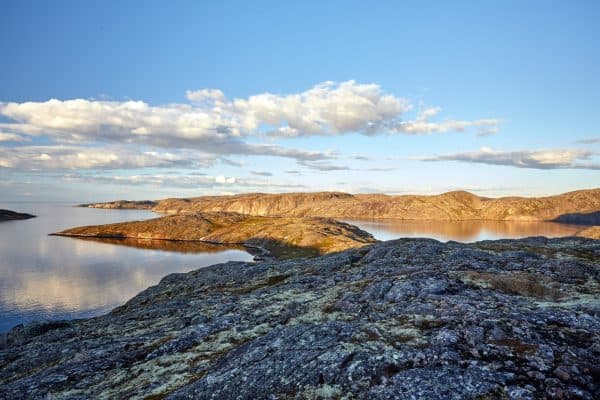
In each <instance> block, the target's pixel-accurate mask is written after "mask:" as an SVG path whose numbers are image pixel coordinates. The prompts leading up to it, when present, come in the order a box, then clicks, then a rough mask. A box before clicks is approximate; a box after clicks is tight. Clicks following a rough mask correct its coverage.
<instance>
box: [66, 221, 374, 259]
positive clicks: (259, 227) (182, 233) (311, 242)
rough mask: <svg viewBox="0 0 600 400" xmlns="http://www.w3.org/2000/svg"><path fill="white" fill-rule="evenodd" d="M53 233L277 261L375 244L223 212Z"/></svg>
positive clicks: (336, 231)
mask: <svg viewBox="0 0 600 400" xmlns="http://www.w3.org/2000/svg"><path fill="white" fill-rule="evenodd" d="M55 235H60V236H75V237H86V238H89V237H94V238H112V239H115V238H135V239H155V240H156V239H160V240H171V241H189V242H193V241H198V242H206V243H219V244H237V245H245V246H249V247H251V248H255V247H258V248H260V249H265V250H267V251H268V252H269V253H270V254H271V255H273V256H275V257H277V258H294V257H302V256H314V255H319V254H326V253H332V252H336V251H341V250H347V249H350V248H354V247H360V246H364V245H365V244H369V243H373V242H375V239H374V238H373V236H371V234H369V233H367V232H365V231H363V230H361V229H359V228H357V227H356V226H354V225H350V224H346V223H344V222H338V221H334V220H332V219H328V218H293V217H292V218H287V217H254V216H249V215H242V214H237V213H228V212H212V213H210V212H209V213H185V214H180V215H171V216H166V217H160V218H154V219H150V220H144V221H134V222H121V223H116V224H108V225H96V226H83V227H78V228H72V229H67V230H65V231H62V232H58V233H55Z"/></svg>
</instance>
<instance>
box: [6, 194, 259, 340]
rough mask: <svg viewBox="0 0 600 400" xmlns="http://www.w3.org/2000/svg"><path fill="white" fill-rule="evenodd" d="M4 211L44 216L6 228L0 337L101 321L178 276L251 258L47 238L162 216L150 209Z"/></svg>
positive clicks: (191, 248)
mask: <svg viewBox="0 0 600 400" xmlns="http://www.w3.org/2000/svg"><path fill="white" fill-rule="evenodd" d="M0 208H6V209H10V210H15V211H20V212H28V213H31V214H34V215H37V218H32V219H28V220H21V221H7V222H0V332H3V331H7V330H8V329H10V328H11V327H13V326H14V325H16V324H19V323H23V322H26V321H30V320H40V319H60V318H80V317H87V316H92V315H98V314H100V313H104V312H106V311H109V310H111V309H112V308H114V307H116V306H118V305H120V304H123V303H124V302H126V301H127V300H128V299H130V298H131V297H133V296H134V295H136V294H137V293H139V292H140V291H142V290H144V289H146V288H147V287H149V286H151V285H155V284H157V283H158V281H159V280H160V279H161V278H162V277H164V276H165V275H168V274H170V273H172V272H186V271H190V270H193V269H197V268H200V267H203V266H207V265H212V264H216V263H220V262H226V261H231V260H237V261H251V260H252V256H251V255H250V254H248V253H246V252H245V251H242V250H226V249H224V248H223V247H220V246H204V245H194V244H189V243H188V244H181V245H180V246H177V245H175V244H172V243H165V242H161V241H128V242H125V244H126V246H122V245H118V244H112V243H106V242H98V241H90V240H80V239H74V238H66V237H58V236H48V234H49V233H52V232H57V231H60V230H63V229H67V228H71V227H75V226H81V225H95V224H105V223H112V222H120V221H131V220H140V219H148V218H153V217H156V216H157V215H156V214H154V213H152V212H149V211H138V210H100V209H92V208H78V207H72V206H70V205H66V204H38V203H18V204H16V203H0ZM161 245H162V246H163V248H162V249H155V247H157V246H158V247H160V246H161ZM165 246H166V247H165Z"/></svg>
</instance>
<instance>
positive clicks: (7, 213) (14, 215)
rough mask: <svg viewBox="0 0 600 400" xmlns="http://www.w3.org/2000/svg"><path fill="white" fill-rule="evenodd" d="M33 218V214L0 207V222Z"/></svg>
mask: <svg viewBox="0 0 600 400" xmlns="http://www.w3.org/2000/svg"><path fill="white" fill-rule="evenodd" d="M29 218H35V215H31V214H27V213H20V212H16V211H11V210H4V209H0V222H2V221H15V220H20V219H29Z"/></svg>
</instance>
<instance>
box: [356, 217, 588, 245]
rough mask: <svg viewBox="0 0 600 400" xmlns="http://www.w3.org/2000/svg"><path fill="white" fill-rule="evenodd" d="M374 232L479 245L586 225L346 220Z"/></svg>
mask: <svg viewBox="0 0 600 400" xmlns="http://www.w3.org/2000/svg"><path fill="white" fill-rule="evenodd" d="M346 222H348V223H351V224H354V225H356V226H358V227H360V228H361V229H363V230H365V231H367V232H370V233H371V234H372V235H373V236H374V237H375V238H376V239H379V240H391V239H398V238H401V237H426V238H433V239H436V240H440V241H442V242H447V241H449V240H454V241H457V242H464V243H469V242H476V241H479V240H492V239H508V238H513V239H516V238H523V237H528V236H546V237H561V236H570V235H573V234H574V233H575V232H577V231H579V230H581V229H582V226H578V225H567V224H559V223H556V222H512V221H456V222H447V221H402V220H393V219H387V220H351V221H346Z"/></svg>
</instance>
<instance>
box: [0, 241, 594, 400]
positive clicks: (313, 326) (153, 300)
mask: <svg viewBox="0 0 600 400" xmlns="http://www.w3.org/2000/svg"><path fill="white" fill-rule="evenodd" d="M599 296H600V242H598V241H595V240H589V239H583V238H563V239H543V238H529V239H522V240H498V241H485V242H478V243H473V244H461V243H455V242H451V243H446V244H444V243H440V242H437V241H434V240H428V239H402V240H396V241H390V242H382V243H377V244H372V245H368V246H365V247H362V248H358V249H352V250H348V251H344V252H340V253H335V254H330V255H326V256H321V257H314V258H304V259H294V260H286V261H275V260H271V261H266V262H262V263H242V262H230V263H226V264H220V265H215V266H212V267H208V268H204V269H199V270H196V271H193V272H190V273H186V274H172V275H169V276H167V277H165V278H164V279H163V280H162V281H161V282H160V284H159V285H157V286H153V287H150V288H148V289H147V290H145V291H143V292H142V293H140V294H139V295H137V296H136V297H135V298H133V299H132V300H131V301H129V302H128V303H126V304H125V305H123V306H122V307H119V308H117V309H115V310H114V311H112V312H111V313H110V314H107V315H105V316H102V317H97V318H92V319H86V320H76V321H71V322H60V321H59V322H49V323H34V324H28V325H26V326H20V327H17V328H15V329H13V330H12V331H11V332H9V333H8V334H6V335H3V336H2V337H1V340H0V343H1V344H0V365H1V366H2V368H1V369H0V398H11V399H19V398H44V397H50V396H51V397H52V398H97V397H104V398H128V397H133V396H135V397H140V398H144V397H150V398H170V399H188V398H206V399H208V398H214V399H221V398H240V399H255V398H271V399H276V398H277V399H289V398H373V399H388V398H401V399H404V398H406V399H409V398H420V399H465V398H466V399H472V398H498V399H504V398H522V399H534V398H583V399H594V398H598V397H599V396H600V388H599V386H598V380H597V377H598V367H597V360H598V357H599V356H600V337H599V334H598V332H600V317H599V313H598V310H599V309H600V304H599V302H598V298H599Z"/></svg>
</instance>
